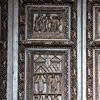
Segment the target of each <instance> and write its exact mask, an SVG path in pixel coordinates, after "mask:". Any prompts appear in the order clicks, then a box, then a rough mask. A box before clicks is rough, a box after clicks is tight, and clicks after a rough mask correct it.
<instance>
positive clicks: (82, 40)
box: [77, 0, 87, 100]
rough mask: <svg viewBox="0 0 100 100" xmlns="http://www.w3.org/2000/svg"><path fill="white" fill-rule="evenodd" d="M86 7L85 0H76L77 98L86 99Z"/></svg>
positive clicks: (78, 99)
mask: <svg viewBox="0 0 100 100" xmlns="http://www.w3.org/2000/svg"><path fill="white" fill-rule="evenodd" d="M86 7H87V0H78V1H77V36H78V38H77V70H78V73H77V82H78V84H77V89H78V95H77V100H86V16H87V14H86Z"/></svg>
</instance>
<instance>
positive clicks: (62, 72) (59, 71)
mask: <svg viewBox="0 0 100 100" xmlns="http://www.w3.org/2000/svg"><path fill="white" fill-rule="evenodd" d="M26 55H27V56H26V58H27V65H26V80H28V81H26V82H27V84H26V85H27V90H26V93H27V97H26V98H27V100H28V99H30V98H32V100H43V99H45V100H67V98H68V97H69V95H70V50H67V49H66V50H63V49H59V50H55V49H49V50H45V49H44V50H41V49H40V50H39V49H38V50H32V49H30V50H28V51H27V54H26Z"/></svg>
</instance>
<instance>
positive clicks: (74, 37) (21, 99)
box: [18, 0, 77, 100]
mask: <svg viewBox="0 0 100 100" xmlns="http://www.w3.org/2000/svg"><path fill="white" fill-rule="evenodd" d="M65 2H66V3H64V2H63V3H57V2H56V4H55V6H64V5H65V6H66V5H68V2H69V1H66V0H65ZM37 3H38V2H36V3H30V4H31V5H32V4H33V5H36V4H37ZM27 4H28V3H27ZM38 4H39V5H42V4H44V5H48V6H51V5H52V3H40V2H39V3H38ZM70 4H71V40H72V41H73V43H71V45H70V42H63V41H51V42H50V41H42V42H41V41H40V42H39V41H37V42H36V41H35V42H26V41H25V6H26V5H23V4H22V3H21V0H20V5H19V43H20V45H19V61H18V62H19V69H18V74H19V77H18V83H19V84H18V100H24V97H25V87H24V86H25V80H24V78H25V67H24V66H25V48H44V47H45V48H49V49H50V48H52V47H54V48H55V49H56V48H58V49H61V48H70V49H71V88H70V89H71V90H70V91H71V94H70V97H71V98H70V99H72V100H77V61H76V59H77V48H76V47H77V46H76V45H77V17H76V16H77V1H76V0H74V1H72V3H70ZM53 5H54V3H53ZM24 41H25V42H24ZM23 43H24V44H23ZM73 44H74V45H73Z"/></svg>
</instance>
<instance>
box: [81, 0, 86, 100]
mask: <svg viewBox="0 0 100 100" xmlns="http://www.w3.org/2000/svg"><path fill="white" fill-rule="evenodd" d="M82 4H83V10H82V13H83V19H82V21H83V23H82V100H86V66H87V65H86V59H87V58H86V32H87V31H86V26H87V23H86V17H87V0H83V3H82Z"/></svg>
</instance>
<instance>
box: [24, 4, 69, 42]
mask: <svg viewBox="0 0 100 100" xmlns="http://www.w3.org/2000/svg"><path fill="white" fill-rule="evenodd" d="M32 6H33V7H34V8H39V7H41V8H42V7H43V8H46V7H47V8H53V7H55V8H57V7H68V9H69V10H68V11H69V16H68V19H69V22H68V28H69V29H68V39H56V37H55V38H54V39H28V37H27V33H28V32H27V27H28V26H27V24H28V23H27V21H28V20H27V16H28V10H27V8H28V7H32ZM48 6H50V7H48ZM25 12H26V25H25V27H26V28H25V40H26V41H32V40H33V41H36V40H39V41H41V40H50V41H53V40H54V41H55V40H56V41H59V40H61V41H65V40H70V38H71V35H70V34H71V33H70V31H71V30H70V29H71V6H70V5H67V6H65V5H26V6H25ZM65 34H66V33H65Z"/></svg>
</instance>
